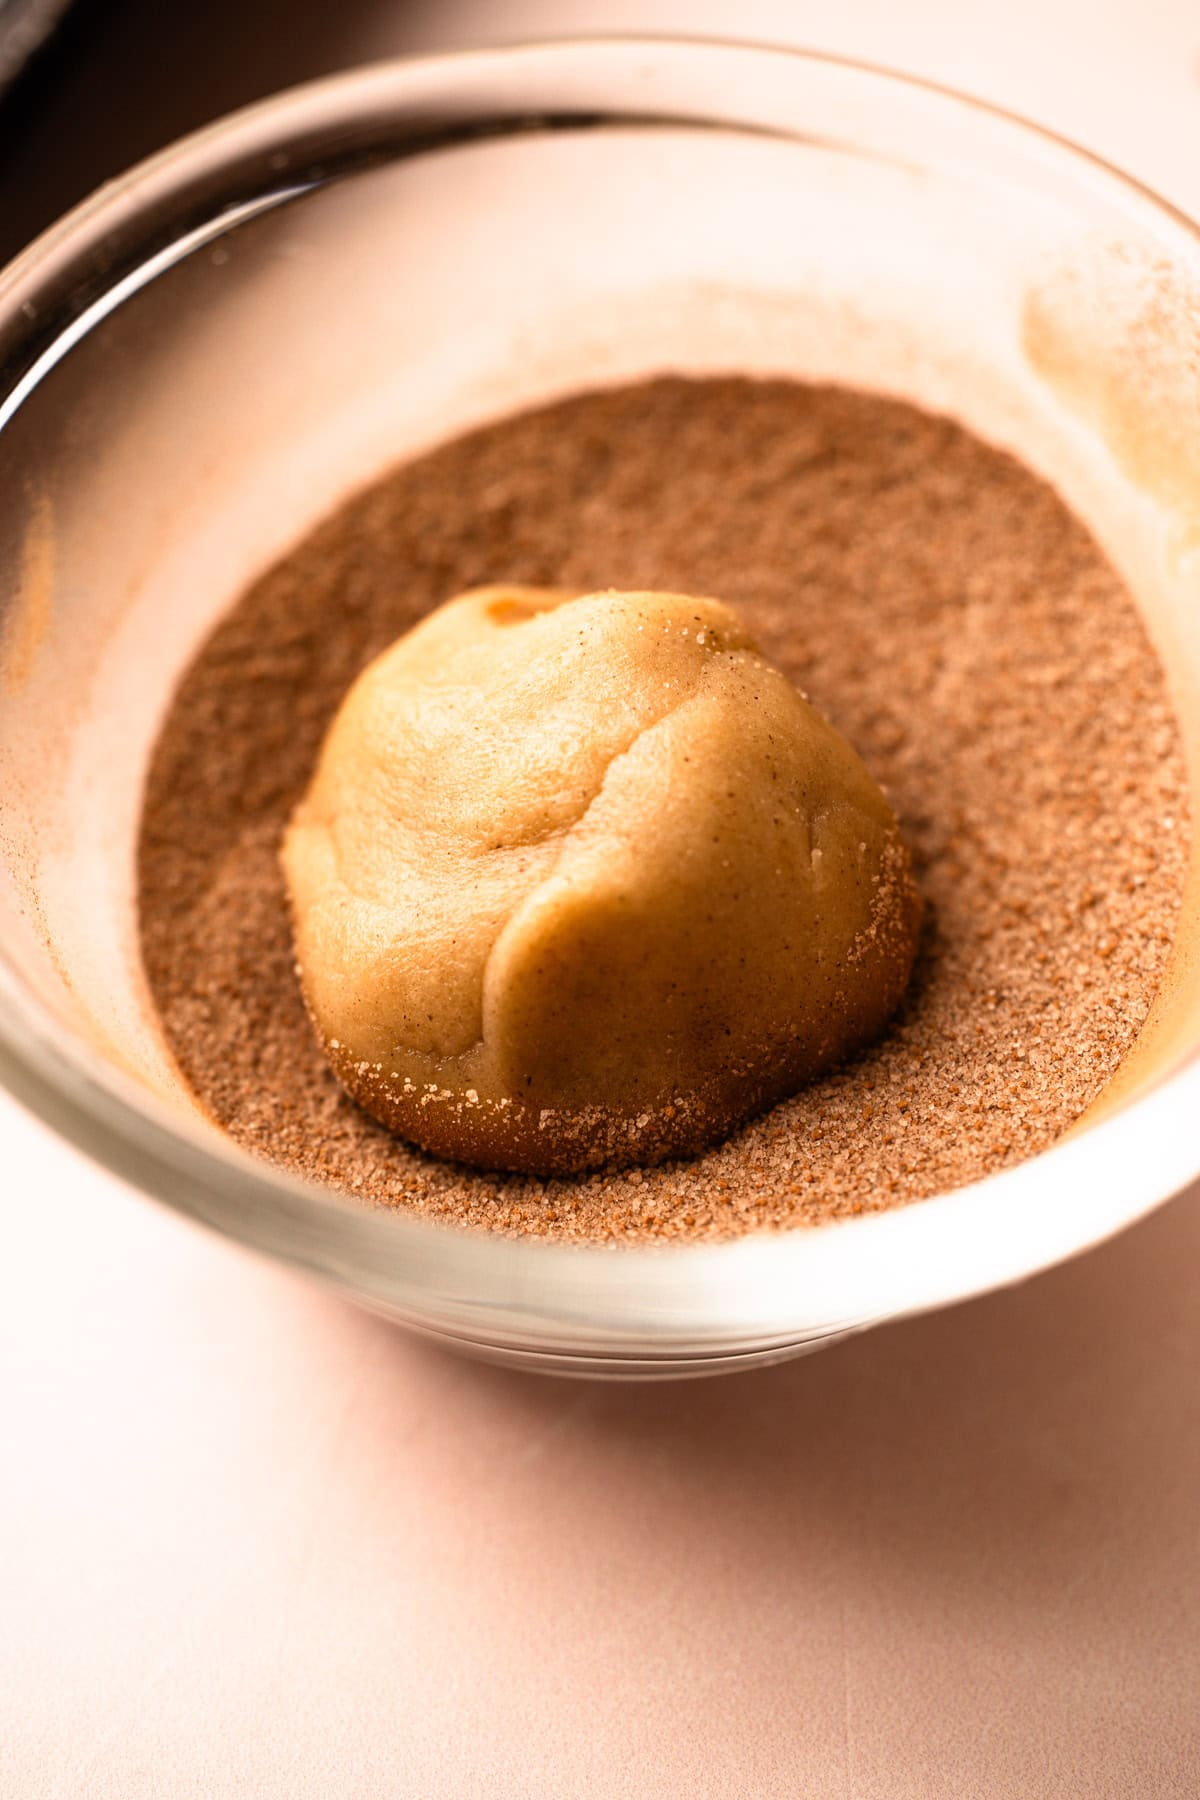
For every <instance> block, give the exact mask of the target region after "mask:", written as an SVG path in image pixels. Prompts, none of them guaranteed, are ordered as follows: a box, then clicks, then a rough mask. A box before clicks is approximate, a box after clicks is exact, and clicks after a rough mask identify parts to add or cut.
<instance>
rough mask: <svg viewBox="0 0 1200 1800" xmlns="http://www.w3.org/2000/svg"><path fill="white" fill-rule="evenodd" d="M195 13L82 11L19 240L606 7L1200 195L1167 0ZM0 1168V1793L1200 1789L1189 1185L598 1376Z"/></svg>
mask: <svg viewBox="0 0 1200 1800" xmlns="http://www.w3.org/2000/svg"><path fill="white" fill-rule="evenodd" d="M175 11H176V9H174V8H163V7H161V5H158V4H157V3H156V4H155V5H151V4H150V3H149V0H129V3H127V4H121V3H120V0H108V3H107V4H102V3H100V0H96V3H94V4H93V5H92V6H91V7H90V8H87V9H85V11H84V14H83V15H82V16H81V19H80V22H79V24H78V26H77V28H76V29H77V33H78V35H77V37H76V38H75V39H74V42H72V40H71V39H68V40H67V41H66V42H65V43H64V45H63V46H62V47H61V50H60V53H59V56H58V57H57V59H56V62H55V64H53V65H51V66H50V68H49V70H48V71H47V73H48V74H53V76H54V80H53V82H50V81H49V80H47V81H46V82H45V83H43V84H40V85H34V86H32V87H31V88H30V89H29V90H27V92H26V94H25V95H24V96H23V97H22V98H21V101H20V115H19V117H17V119H16V126H15V128H14V131H13V133H12V136H13V139H14V142H15V144H16V148H17V150H18V151H20V152H21V155H22V156H23V157H24V159H25V160H24V161H23V162H19V161H18V162H14V160H13V157H12V151H11V148H10V150H9V152H8V155H7V160H6V161H5V160H4V159H0V235H4V236H6V238H7V240H8V247H9V248H12V247H15V245H16V243H17V242H18V241H19V239H20V237H21V236H22V234H23V232H24V231H25V229H26V228H28V229H33V228H34V225H35V224H37V223H40V222H41V218H42V217H44V215H45V212H46V210H47V207H48V206H50V205H53V206H57V205H59V204H64V203H65V202H66V201H67V200H69V199H70V198H73V197H74V194H75V193H76V192H77V191H79V188H80V187H81V186H86V185H88V184H89V183H88V179H86V178H85V175H84V174H83V173H81V165H80V158H81V157H83V158H84V161H85V163H86V170H87V171H88V172H89V173H94V175H95V177H96V178H97V179H98V178H99V176H100V175H101V174H107V173H108V172H110V170H111V169H112V168H114V167H116V166H118V165H119V163H120V162H121V161H122V160H126V159H127V157H128V156H129V155H132V154H139V153H141V152H142V151H143V150H144V149H147V148H149V147H151V146H152V144H153V142H155V141H157V140H158V139H160V138H161V137H163V136H166V135H168V133H169V131H171V130H174V129H176V128H180V127H182V126H183V125H185V124H190V123H192V122H194V120H195V119H196V118H197V116H204V114H205V113H206V112H215V111H218V110H221V109H222V108H223V107H224V106H225V105H227V104H229V103H232V102H233V101H234V100H238V99H242V98H246V97H249V96H250V95H251V94H253V93H254V92H258V91H262V90H263V89H266V88H269V87H271V86H274V85H278V84H279V83H280V82H283V81H285V80H291V79H296V78H298V77H299V76H300V75H303V74H305V73H309V72H312V71H315V70H317V69H319V68H321V67H333V66H339V65H341V64H344V63H347V62H352V61H356V60H359V59H360V58H362V57H364V56H367V55H373V54H382V53H384V52H386V51H388V50H393V49H404V48H424V47H428V46H429V45H431V44H435V43H439V42H461V41H463V40H465V39H469V38H471V37H476V36H496V35H527V34H530V33H535V32H539V31H540V32H544V31H546V30H548V29H559V30H567V29H580V28H583V27H586V26H595V25H598V24H604V25H608V26H610V27H612V26H629V25H631V24H636V25H639V26H641V27H643V28H646V27H650V26H653V25H663V26H667V27H675V28H681V27H683V26H684V25H690V26H691V27H692V28H694V29H707V30H718V29H725V30H734V31H737V32H739V33H741V34H743V35H759V36H763V37H773V38H790V39H792V40H794V41H810V42H814V43H819V44H823V45H826V46H829V47H833V48H838V49H843V50H847V51H851V52H857V53H860V54H864V53H865V54H868V55H870V56H872V57H873V58H875V59H876V60H882V61H892V62H894V63H897V64H899V65H902V66H906V67H910V68H916V69H919V70H922V71H923V72H926V73H929V74H933V75H937V76H940V77H941V78H944V79H947V80H951V81H956V82H958V83H960V84H962V85H965V86H968V87H971V88H974V89H975V90H976V91H978V92H982V93H986V94H988V95H990V96H991V97H992V98H995V99H999V100H1002V101H1006V102H1007V103H1009V104H1011V105H1013V106H1015V107H1016V108H1018V109H1019V110H1023V111H1025V112H1029V113H1033V114H1035V115H1036V116H1039V117H1041V118H1042V119H1044V120H1046V121H1047V122H1048V123H1051V124H1054V125H1057V126H1059V127H1060V128H1062V129H1064V130H1066V131H1068V132H1069V133H1071V134H1073V135H1075V136H1077V137H1080V138H1083V139H1084V140H1086V141H1088V142H1090V143H1091V144H1093V145H1094V146H1095V147H1097V148H1099V149H1101V150H1103V151H1107V152H1108V153H1109V154H1110V155H1112V156H1113V157H1115V158H1116V159H1117V160H1118V161H1122V162H1124V163H1125V164H1126V165H1127V166H1129V167H1131V168H1133V169H1134V170H1135V171H1136V172H1137V173H1139V174H1141V175H1143V176H1144V177H1146V178H1148V179H1150V180H1152V181H1154V182H1155V183H1156V184H1157V185H1158V186H1160V187H1162V188H1164V189H1166V190H1167V191H1169V192H1170V193H1171V195H1172V197H1173V198H1175V199H1177V200H1179V201H1181V202H1182V203H1184V204H1190V205H1191V206H1192V207H1193V209H1195V210H1200V163H1197V160H1196V158H1195V157H1194V155H1193V156H1190V157H1183V156H1182V155H1181V152H1180V146H1181V145H1182V144H1185V143H1188V142H1190V143H1191V144H1193V145H1194V144H1195V142H1196V141H1197V137H1196V130H1197V124H1198V122H1200V86H1198V84H1197V62H1196V52H1197V49H1198V48H1200V24H1198V23H1196V22H1195V15H1194V10H1193V9H1187V8H1184V7H1182V6H1181V5H1172V4H1169V3H1163V0H1160V3H1159V4H1153V3H1150V4H1143V5H1142V6H1140V7H1138V8H1131V7H1119V6H1115V5H1114V6H1108V7H1103V6H1096V5H1095V3H1094V0H1089V4H1087V5H1084V4H1083V0H1043V3H1042V4H1034V0H1019V4H1018V3H1014V4H1013V5H1012V6H1010V7H1007V8H1004V9H999V10H996V11H995V13H994V16H992V15H989V16H988V17H987V18H986V19H985V18H984V17H983V16H982V9H980V13H981V16H980V18H979V20H978V21H977V22H976V21H966V20H964V18H963V9H962V8H961V6H954V5H951V4H950V0H923V3H922V4H919V5H913V6H910V7H896V6H893V5H885V4H884V0H874V3H870V0H851V3H850V4H848V5H847V6H845V7H843V8H840V9H836V16H834V13H835V9H818V8H816V7H815V6H812V5H809V4H806V3H804V0H795V3H793V4H787V3H785V0H743V3H740V4H737V5H734V4H732V0H706V3H705V4H694V5H684V4H683V3H682V0H658V3H657V4H643V5H634V4H632V3H629V4H626V3H624V0H621V3H615V0H614V3H610V4H602V3H601V0H590V3H589V0H557V3H555V0H540V3H539V0H494V3H492V4H485V3H481V0H443V3H442V4H440V5H434V4H433V3H432V0H426V3H425V4H411V5H405V4H403V3H402V0H375V3H372V4H368V3H366V0H343V4H342V5H340V6H339V7H337V8H328V7H319V6H317V5H316V4H315V3H310V4H296V5H289V6H283V5H278V6H276V5H271V4H267V3H265V0H264V3H262V4H259V5H255V4H254V0H243V3H242V4H241V5H240V6H236V7H235V6H234V5H232V3H231V0H223V3H222V4H219V5H213V6H210V7H208V8H196V9H186V10H185V9H179V12H180V14H181V18H180V20H179V23H178V28H176V24H175V21H174V20H173V19H172V18H171V15H172V14H174V13H175ZM138 59H140V61H139V60H138ZM131 67H132V68H133V74H132V75H131V73H130V70H131ZM122 84H124V85H122ZM126 90H128V91H126ZM135 91H136V92H138V93H139V94H140V95H141V96H142V99H141V100H139V101H138V103H137V104H134V103H133V102H132V101H131V99H130V94H132V93H134V92H135ZM3 124H4V121H3V119H2V118H0V126H2V125H3ZM51 150H53V155H52V156H51V154H50V151H51ZM72 157H73V158H74V160H72ZM39 209H40V211H39ZM0 1167H2V1169H3V1174H2V1175H0V1208H2V1210H0V1218H2V1221H3V1229H4V1250H3V1255H0V1797H2V1800H10V1797H11V1800H50V1797H51V1796H59V1797H62V1800H73V1797H74V1796H86V1797H87V1800H109V1797H112V1800H143V1797H144V1800H183V1797H184V1796H212V1795H226V1794H235V1795H251V1796H265V1797H270V1800H308V1797H309V1796H313V1797H316V1796H320V1797H322V1800H325V1797H330V1796H333V1797H341V1796H350V1795H354V1796H357V1795H363V1796H371V1797H374V1796H385V1795H386V1796H392V1795H395V1796H404V1797H407V1796H414V1797H420V1800H437V1797H438V1796H442V1795H446V1796H455V1797H458V1796H474V1795H480V1796H494V1795H510V1794H511V1795H520V1796H527V1795H528V1796H535V1797H539V1800H540V1797H541V1796H546V1797H547V1800H549V1797H551V1796H553V1797H556V1800H557V1797H559V1796H577V1795H578V1796H592V1795H595V1796H609V1795H637V1796H641V1795H647V1796H649V1795H654V1796H689V1797H690V1796H724V1795H729V1796H739V1797H740V1796H774V1795H780V1796H789V1797H790V1796H803V1797H804V1800H825V1797H826V1796H829V1797H830V1800H834V1797H836V1800H874V1797H878V1800H941V1797H943V1796H945V1797H947V1800H949V1797H955V1800H958V1797H968V1796H986V1797H987V1800H991V1797H992V1796H1005V1797H1007V1796H1014V1797H1017V1796H1020V1797H1021V1800H1030V1797H1034V1796H1036V1797H1039V1800H1040V1797H1045V1796H1076V1795H1082V1796H1103V1797H1105V1800H1107V1797H1109V1796H1111V1797H1112V1800H1140V1797H1141V1796H1147V1797H1152V1800H1168V1797H1170V1796H1175V1795H1178V1796H1187V1797H1188V1800H1191V1797H1193V1796H1195V1795H1196V1794H1197V1793H1198V1792H1200V1304H1198V1302H1197V1292H1198V1290H1200V1191H1197V1192H1192V1193H1190V1194H1188V1195H1186V1196H1184V1197H1183V1198H1181V1199H1180V1200H1178V1201H1176V1202H1174V1203H1173V1204H1172V1205H1171V1206H1170V1207H1168V1208H1166V1209H1165V1210H1164V1211H1163V1212H1161V1213H1160V1214H1159V1215H1158V1216H1157V1217H1155V1218H1153V1219H1151V1220H1149V1221H1148V1222H1147V1223H1145V1224H1143V1225H1141V1226H1139V1227H1138V1228H1137V1229H1135V1230H1133V1231H1131V1232H1129V1233H1127V1234H1126V1235H1125V1236H1123V1237H1122V1238H1121V1239H1119V1240H1118V1241H1116V1242H1114V1243H1113V1244H1110V1245H1109V1246H1107V1247H1105V1248H1104V1249H1102V1250H1100V1251H1098V1252H1096V1253H1094V1254H1092V1255H1090V1256H1088V1257H1086V1258H1083V1259H1081V1260H1079V1261H1077V1262H1075V1263H1073V1264H1072V1265H1070V1266H1068V1267H1066V1268H1064V1269H1062V1270H1059V1271H1057V1272H1055V1273H1053V1274H1051V1275H1048V1276H1044V1277H1042V1278H1040V1279H1038V1280H1036V1281H1034V1282H1031V1283H1029V1284H1027V1285H1026V1286H1024V1287H1022V1288H1019V1289H1016V1290H1013V1291H1010V1292H1008V1293H1005V1294H1000V1295H996V1296H994V1297H991V1298H989V1299H985V1300H983V1301H979V1302H976V1303H974V1304H972V1305H970V1306H964V1307H960V1308H958V1309H956V1310H954V1311H951V1312H948V1313H943V1314H940V1315H937V1316H935V1317H931V1318H927V1319H924V1320H918V1321H914V1322H911V1323H908V1324H904V1325H899V1326H893V1327H889V1328H887V1329H885V1330H880V1331H877V1332H874V1333H871V1334H870V1335H869V1336H867V1337H865V1338H861V1339H858V1340H854V1341H851V1342H849V1343H846V1344H844V1345H841V1346H839V1347H837V1348H835V1349H833V1350H830V1351H827V1352H825V1353H823V1354H821V1355H819V1356H816V1357H812V1358H810V1359H808V1360H806V1361H802V1362H798V1363H793V1364H790V1365H788V1366H785V1367H782V1368H779V1369H775V1370H770V1371H766V1372H763V1373H759V1374H756V1375H746V1376H741V1377H737V1378H731V1379H725V1380H721V1381H713V1382H701V1383H691V1384H684V1385H672V1386H667V1387H651V1388H641V1389H621V1388H613V1387H602V1386H596V1385H590V1384H571V1383H557V1382H554V1381H549V1380H542V1379H535V1378H532V1377H523V1376H518V1375H514V1374H508V1373H501V1372H497V1371H494V1370H490V1369H487V1368H484V1367H477V1366H473V1365H471V1364H468V1363H465V1362H458V1361H455V1360H452V1359H450V1358H449V1357H447V1356H445V1355H444V1354H442V1353H440V1352H437V1351H435V1350H432V1349H429V1348H426V1347H424V1346H423V1345H421V1344H420V1343H417V1342H414V1341H411V1340H409V1339H407V1338H405V1337H404V1336H402V1335H401V1334H399V1333H398V1332H396V1331H394V1330H393V1329H392V1328H390V1327H389V1326H387V1325H384V1324H382V1323H380V1322H378V1321H376V1320H374V1319H372V1318H370V1317H368V1316H366V1315H365V1314H361V1313H358V1312H356V1311H355V1310H354V1309H352V1308H351V1307H350V1306H348V1305H347V1304H345V1303H344V1302H343V1301H341V1300H340V1299H338V1298H336V1297H334V1296H332V1295H330V1294H327V1293H325V1292H323V1291H321V1290H320V1289H318V1288H316V1287H314V1286H312V1285H309V1284H308V1283H306V1282H304V1281H302V1280H300V1279H299V1278H297V1277H294V1276H292V1275H290V1274H288V1273H285V1272H284V1271H282V1270H278V1269H275V1268H273V1267H271V1266H269V1265H267V1264H265V1263H261V1262H258V1261H256V1260H254V1259H252V1258H250V1257H248V1256H247V1255H245V1254H243V1253H242V1252H240V1251H237V1250H235V1249H233V1248H231V1247H230V1246H228V1245H225V1244H223V1243H221V1242H219V1241H218V1240H216V1239H215V1238H211V1237H208V1236H206V1235H204V1234H202V1233H201V1232H199V1231H198V1230H196V1229H194V1228H192V1227H190V1226H187V1225H185V1224H183V1223H182V1222H180V1221H178V1220H176V1219H175V1218H173V1217H171V1216H169V1215H168V1214H167V1213H165V1212H163V1211H160V1210H159V1209H158V1208H156V1207H155V1206H153V1205H152V1204H151V1203H149V1202H148V1201H145V1200H143V1199H141V1198H139V1197H137V1196H135V1195H133V1194H132V1193H131V1192H130V1191H129V1190H127V1189H124V1188H122V1187H121V1186H119V1185H118V1184H117V1183H116V1182H115V1181H113V1180H111V1179H110V1178H108V1177H107V1176H105V1175H103V1174H101V1173H100V1172H99V1171H97V1170H94V1169H92V1168H91V1167H90V1166H89V1165H87V1164H85V1163H84V1162H83V1161H82V1160H81V1159H80V1158H78V1157H77V1156H76V1155H75V1154H74V1153H73V1152H72V1151H69V1150H68V1149H66V1148H65V1147H64V1146H62V1145H61V1144H59V1143H58V1142H57V1141H56V1140H54V1139H52V1138H51V1137H50V1136H49V1134H48V1133H46V1132H45V1131H43V1130H42V1128H41V1127H40V1126H38V1125H36V1124H34V1123H33V1122H32V1121H31V1120H29V1119H27V1118H26V1117H25V1116H24V1115H23V1114H22V1113H20V1112H19V1111H18V1110H17V1108H16V1107H15V1106H14V1105H13V1104H12V1103H11V1102H9V1101H8V1100H6V1099H4V1098H3V1097H0Z"/></svg>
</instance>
